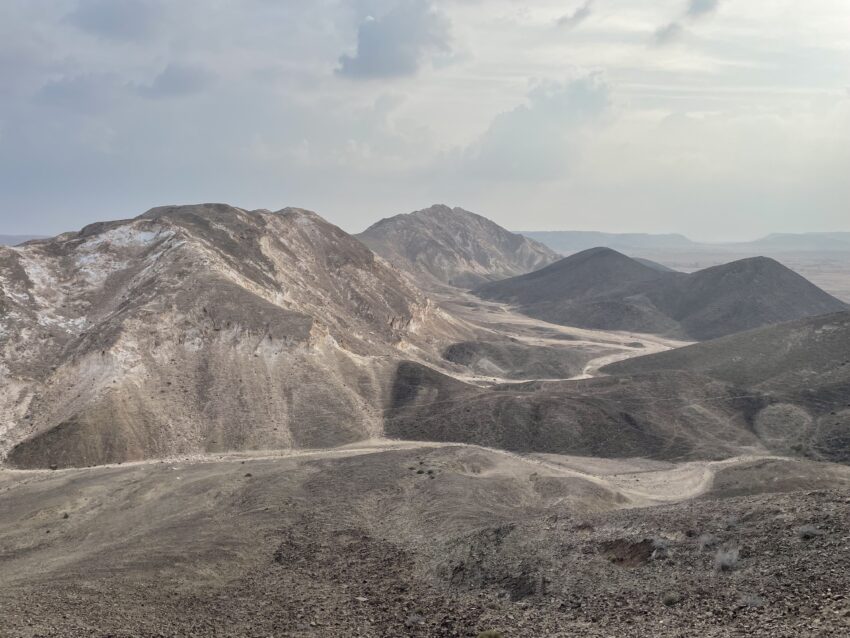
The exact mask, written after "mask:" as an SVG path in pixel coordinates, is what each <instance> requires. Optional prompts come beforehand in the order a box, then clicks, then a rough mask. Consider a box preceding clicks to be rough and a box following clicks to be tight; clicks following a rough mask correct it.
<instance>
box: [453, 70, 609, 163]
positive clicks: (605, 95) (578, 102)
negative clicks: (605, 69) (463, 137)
mask: <svg viewBox="0 0 850 638" xmlns="http://www.w3.org/2000/svg"><path fill="white" fill-rule="evenodd" d="M609 105H610V91H609V88H608V85H607V84H606V83H605V82H604V81H603V79H602V77H601V76H600V75H598V74H593V75H588V76H585V77H582V78H578V79H576V80H572V81H569V82H564V83H547V84H542V85H540V86H537V87H536V88H534V89H533V90H532V91H531V92H529V94H528V97H527V102H526V103H525V104H521V105H519V106H517V107H516V108H514V109H512V110H510V111H507V112H504V113H501V114H499V115H498V116H496V118H495V119H494V120H493V122H492V123H491V124H490V127H489V128H488V129H487V131H486V132H485V133H484V135H483V136H482V137H481V138H480V139H479V140H477V141H476V142H475V143H473V144H472V145H471V146H470V147H468V148H466V149H464V150H463V152H462V153H461V157H460V161H461V162H462V164H463V165H464V166H465V170H466V171H467V172H469V173H472V174H473V175H475V176H478V177H484V178H491V179H498V180H508V179H513V180H550V179H555V178H558V177H561V176H563V175H565V174H566V173H568V172H569V170H570V168H571V167H572V165H573V164H574V163H575V162H576V161H577V159H578V156H579V155H580V152H581V146H582V144H583V142H584V138H585V134H586V133H587V132H589V131H590V130H591V129H592V128H593V126H594V125H595V124H597V123H598V122H599V121H600V120H601V118H602V116H603V115H604V114H605V113H606V112H607V111H608V108H609Z"/></svg>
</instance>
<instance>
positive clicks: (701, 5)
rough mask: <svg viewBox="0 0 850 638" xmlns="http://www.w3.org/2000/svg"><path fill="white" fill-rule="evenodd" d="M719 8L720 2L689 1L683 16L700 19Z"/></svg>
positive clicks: (715, 0) (718, 0) (711, 0)
mask: <svg viewBox="0 0 850 638" xmlns="http://www.w3.org/2000/svg"><path fill="white" fill-rule="evenodd" d="M719 6H720V0H690V1H689V2H688V9H687V11H686V12H685V15H686V16H688V17H689V18H701V17H702V16H705V15H708V14H709V13H712V12H713V11H715V10H716V9H717V7H719Z"/></svg>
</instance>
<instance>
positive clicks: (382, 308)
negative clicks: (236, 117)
mask: <svg viewBox="0 0 850 638" xmlns="http://www.w3.org/2000/svg"><path fill="white" fill-rule="evenodd" d="M0 286H2V288H0V290H2V296H0V364H2V365H0V376H2V384H0V386H2V390H0V415H2V417H0V419H2V420H0V454H2V453H4V452H5V453H7V454H8V457H7V461H8V462H9V463H10V464H11V465H15V466H18V467H45V466H47V465H57V466H71V465H74V466H80V465H89V464H100V463H108V462H118V461H127V460H133V459H143V458H150V457H154V456H156V457H163V456H168V455H171V454H177V453H195V452H216V451H222V450H237V449H273V448H276V449H279V448H291V447H321V446H333V445H339V444H343V443H349V442H352V441H356V440H360V439H363V438H368V437H370V436H375V435H377V434H379V433H380V432H381V427H382V415H381V405H382V403H383V400H384V399H383V395H384V393H385V388H386V386H387V385H388V383H389V381H390V378H391V371H392V369H393V368H394V364H393V363H392V359H393V357H395V358H399V357H400V352H401V350H404V351H405V352H406V354H405V356H407V357H409V355H410V353H411V352H416V351H417V348H418V347H419V346H420V345H422V344H423V343H425V342H426V341H427V340H428V339H430V338H431V337H432V336H433V331H434V330H438V329H443V328H445V329H448V330H451V329H452V328H451V326H450V324H449V322H448V320H447V319H446V318H445V316H444V315H443V314H442V313H441V312H440V311H438V310H436V309H435V308H434V307H433V306H432V305H431V304H430V302H429V301H428V299H427V298H425V297H424V296H423V295H422V294H421V293H420V292H419V291H418V289H417V288H415V287H414V286H413V285H412V284H411V283H410V282H409V281H408V280H407V279H406V278H405V277H404V276H402V275H399V274H398V273H396V272H395V271H394V270H393V269H392V268H390V267H389V266H388V265H387V264H386V263H385V262H383V261H382V260H380V259H379V258H377V257H376V256H375V255H374V254H373V253H372V252H371V251H370V250H369V249H368V248H366V247H365V246H364V245H363V244H362V243H360V242H359V241H357V240H356V239H354V238H353V237H351V236H350V235H348V234H346V233H345V232H343V231H342V230H340V229H339V228H337V227H336V226H333V225H331V224H329V223H328V222H326V221H324V220H323V219H322V218H321V217H319V216H318V215H316V214H314V213H311V212H308V211H305V210H300V209H284V210H282V211H279V212H277V213H272V212H269V211H247V210H243V209H239V208H234V207H231V206H227V205H223V204H203V205H197V206H168V207H163V208H156V209H153V210H151V211H149V212H147V213H145V214H144V215H142V216H140V217H138V218H136V219H133V220H126V221H116V222H106V223H97V224H93V225H90V226H87V227H86V228H84V229H83V230H81V231H80V232H78V233H66V234H64V235H60V236H59V237H57V238H55V239H50V240H42V241H38V242H34V243H30V244H28V245H26V246H21V247H17V248H2V249H0ZM438 327H439V328H438ZM437 356H439V355H437Z"/></svg>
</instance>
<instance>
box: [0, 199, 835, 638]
mask: <svg viewBox="0 0 850 638" xmlns="http://www.w3.org/2000/svg"><path fill="white" fill-rule="evenodd" d="M428 211H432V213H433V215H434V218H433V219H431V218H429V212H428ZM414 216H415V217H414V221H416V223H415V224H411V218H410V216H399V217H397V218H391V219H389V220H384V222H381V223H380V224H379V225H377V226H382V227H383V229H382V231H381V232H382V233H385V234H386V236H388V237H394V238H399V237H402V238H403V239H404V242H405V243H404V246H406V247H407V248H406V249H405V251H399V250H397V249H398V248H399V246H400V245H397V244H395V243H394V242H395V241H396V239H390V240H388V241H389V243H388V244H384V249H386V246H390V247H391V248H393V252H392V254H386V255H385V256H380V255H378V254H375V253H373V252H372V251H371V250H370V249H369V248H367V246H366V244H364V243H361V242H360V241H358V240H357V239H356V238H355V237H354V236H351V235H348V234H347V233H345V232H344V231H342V230H341V229H339V228H337V227H335V226H333V225H331V224H329V223H328V222H326V221H324V220H323V219H322V218H321V217H319V216H318V215H317V214H315V213H311V212H308V211H304V210H301V209H284V210H282V211H279V212H276V213H273V212H269V211H265V210H259V211H248V210H245V209H240V208H234V207H230V206H225V205H221V204H205V205H199V206H185V207H163V208H157V209H153V210H151V211H149V212H148V213H146V214H144V215H141V216H139V217H137V218H135V219H132V220H123V221H116V222H105V223H102V224H95V225H92V226H89V227H86V228H84V229H83V230H82V231H80V232H79V233H66V234H65V235H61V236H59V237H57V238H52V239H46V240H35V241H33V242H29V243H27V244H26V245H23V246H19V247H15V248H0V285H2V288H0V290H1V291H2V296H0V382H2V386H0V410H2V415H0V455H2V465H0V618H2V623H0V636H3V637H4V638H5V636H10V637H19V636H20V637H26V638H36V637H48V636H57V637H64V636H69V637H70V636H73V637H76V636H104V637H105V636H127V637H131V636H132V637H136V636H151V637H153V636H169V637H171V636H173V637H177V636H210V637H213V636H215V637H219V636H233V637H241V636H256V637H260V636H315V637H326V636H329V637H336V636H340V637H342V636H364V637H366V636H368V637H375V638H379V637H389V636H422V637H428V636H452V637H470V638H476V637H477V636H479V635H484V636H488V637H490V636H502V637H505V638H507V637H514V636H516V637H523V638H525V637H528V638H533V637H538V636H556V637H568V636H569V637H573V636H588V637H599V638H602V637H609V636H620V635H630V636H635V637H641V638H642V637H646V638H650V637H664V638H666V637H669V638H673V637H677V638H678V637H682V636H693V635H699V636H707V637H726V636H741V635H752V636H765V637H768V636H770V637H775V636H787V637H789V638H790V637H792V636H801V635H812V636H836V637H839V636H846V635H848V633H850V598H848V591H850V533H849V532H848V530H850V466H848V462H850V457H848V455H847V450H848V449H850V417H848V415H850V383H848V382H850V378H848V375H850V312H848V311H847V310H846V309H845V306H844V305H843V304H842V303H841V302H839V301H837V300H833V298H832V297H830V296H829V295H828V294H827V293H825V292H823V291H822V290H820V289H818V288H817V287H816V286H815V285H814V284H813V283H811V282H809V281H806V280H805V279H803V278H802V277H800V276H799V275H797V274H794V273H791V272H790V271H787V269H785V268H784V266H782V265H781V264H778V263H776V262H772V261H769V260H768V261H767V262H756V263H755V266H756V267H753V268H751V267H749V265H747V264H745V266H746V267H741V265H740V264H738V265H736V266H732V267H731V268H726V269H725V270H721V271H720V275H718V274H717V271H713V272H710V273H709V276H705V275H703V276H699V277H695V276H692V275H683V274H681V273H679V274H676V273H666V271H664V270H663V268H660V267H659V266H657V264H652V263H647V262H645V261H643V262H641V261H638V260H632V259H629V258H628V257H625V256H623V255H620V256H617V255H618V254H617V253H615V254H614V255H613V256H612V255H611V252H613V251H604V252H602V253H601V256H602V257H603V263H601V264H597V265H594V264H596V263H597V262H592V263H589V264H587V263H585V264H583V265H582V267H581V268H578V269H574V268H567V269H565V268H564V267H563V263H562V262H556V261H555V260H556V259H557V256H556V255H555V254H554V253H553V252H552V251H548V250H547V249H544V248H540V246H539V244H536V243H533V242H529V241H527V240H523V239H522V238H517V237H516V236H514V235H512V234H511V233H508V232H507V231H505V230H504V229H501V228H499V227H498V226H496V225H495V224H493V223H492V222H489V221H488V220H486V219H484V218H480V217H479V216H477V215H472V214H471V213H467V212H466V211H463V210H461V209H451V208H448V207H434V208H433V209H427V210H426V211H419V212H417V213H415V214H414ZM447 218H448V219H450V221H451V225H450V226H448V227H449V228H451V229H452V232H449V233H442V232H438V231H440V230H441V229H443V228H444V227H446V223H445V222H446V219H447ZM396 224H397V225H399V227H398V229H396V228H389V226H394V225H396ZM455 240H458V241H455ZM375 241H377V240H375ZM435 242H436V243H435ZM422 246H425V247H429V248H428V250H418V248H417V247H422ZM517 247H519V248H517ZM512 251H513V252H512ZM599 255H600V253H597V254H596V256H597V257H598V256H599ZM574 261H575V260H574ZM574 261H573V262H568V265H569V264H572V263H574ZM751 263H752V262H750V264H751ZM539 268H542V270H538V269H539ZM528 272H532V275H531V276H529V275H527V274H524V273H528ZM553 273H555V274H554V275H553ZM665 273H666V274H665ZM789 273H790V274H789ZM541 276H542V277H545V278H547V281H548V278H553V279H552V282H554V283H552V282H550V283H546V284H541V285H536V286H525V285H523V283H522V282H523V281H525V282H527V281H529V280H530V281H539V278H540V277H541ZM523 277H526V279H523ZM529 277H530V279H529ZM518 281H519V283H518ZM482 282H491V283H485V284H484V287H483V288H478V287H477V286H478V285H479V284H481V283H482ZM646 282H650V283H651V286H649V287H648V288H647V287H645V284H646ZM658 282H665V283H664V284H663V286H662V287H659V286H661V284H659V283H658ZM670 282H672V283H670ZM693 282H697V283H693ZM453 284H454V285H453ZM615 284H616V285H615ZM625 284H628V286H625ZM636 285H637V286H638V288H633V287H632V286H636ZM473 287H476V290H475V291H472V292H471V291H470V290H469V288H473ZM671 287H672V288H671ZM789 287H790V288H789ZM662 288H663V290H662ZM791 288H793V290H791ZM638 289H639V290H638ZM482 290H484V291H487V290H489V291H493V290H508V291H510V293H509V294H508V293H505V294H495V293H493V294H490V293H482ZM670 290H673V292H670ZM753 290H758V291H759V296H758V299H757V302H758V303H756V304H754V305H750V306H747V305H741V300H742V299H745V298H747V297H752V291H753ZM789 291H790V292H789ZM547 294H548V295H549V296H550V298H551V299H552V300H554V301H555V302H556V305H557V304H560V305H558V308H559V309H560V310H564V308H566V307H567V306H568V307H569V310H570V313H567V314H561V315H558V317H557V322H554V323H553V322H550V321H547V319H552V317H550V316H549V314H548V312H547V313H541V312H536V311H534V310H533V309H530V307H531V306H532V305H533V304H532V303H531V302H530V301H529V302H528V303H523V301H522V300H520V299H519V296H523V295H526V296H529V299H530V297H531V296H533V297H534V298H535V299H536V300H537V301H535V302H534V303H546V301H545V297H546V295H547ZM557 295H561V297H560V298H558V297H557ZM640 295H645V297H644V298H642V299H641V300H636V299H635V297H636V296H640ZM653 295H655V296H653ZM603 298H604V300H605V302H606V303H610V304H613V303H614V302H616V304H619V305H618V307H620V308H622V307H626V306H628V307H638V306H639V307H640V308H642V309H643V310H647V309H648V308H649V307H650V306H649V305H648V304H649V303H650V302H649V301H647V300H648V299H649V300H650V301H651V302H652V304H653V308H651V313H650V314H651V315H652V318H653V321H652V322H649V323H646V322H638V323H629V322H620V323H619V324H618V325H607V324H604V325H601V326H600V325H597V324H594V325H588V324H587V322H583V321H574V320H573V319H574V318H575V317H576V316H577V315H575V314H572V313H573V312H577V311H578V309H580V308H581V307H582V306H583V305H584V306H585V307H587V306H590V305H594V304H595V309H594V310H593V312H594V313H595V314H594V316H596V317H603V318H604V317H605V316H606V315H605V313H604V312H602V310H600V307H601V306H600V303H601V302H600V300H601V299H603ZM673 298H677V299H679V298H681V299H685V300H687V301H688V302H689V304H690V305H689V308H690V309H691V310H690V311H689V312H688V313H680V314H677V313H675V312H674V308H673V306H672V305H669V304H668V303H667V302H668V301H669V300H670V299H673ZM540 300H542V302H541V301H540ZM565 300H566V302H568V303H567V305H564V303H566V302H565ZM589 300H590V301H589ZM706 300H708V301H706ZM562 302H564V303H562ZM586 302H587V303H586ZM691 302H693V303H691ZM697 302H699V303H697ZM727 308H734V309H736V311H737V312H736V313H732V314H731V315H730V314H729V313H727V312H726V309H727ZM753 309H755V310H753ZM750 310H753V311H752V312H750ZM756 310H757V311H758V312H756ZM662 311H663V312H666V313H667V314H666V315H664V317H666V318H665V319H663V320H661V319H659V318H660V317H661V315H662V314H663V312H662ZM600 313H601V314H600ZM618 316H620V317H622V315H618ZM644 316H650V315H649V314H645V315H644ZM615 318H616V317H615ZM788 319H793V321H789V320H788ZM668 320H669V321H670V322H671V323H669V324H668V323H666V322H667V321H668ZM695 327H696V328H695ZM697 328H698V329H697ZM751 328H754V329H751ZM715 333H716V334H722V335H724V336H722V337H721V338H712V337H713V336H716V334H715ZM697 341H699V342H698V343H696V342H697ZM487 632H490V633H487Z"/></svg>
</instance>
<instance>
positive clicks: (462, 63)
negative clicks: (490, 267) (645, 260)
mask: <svg viewBox="0 0 850 638" xmlns="http://www.w3.org/2000/svg"><path fill="white" fill-rule="evenodd" d="M848 21H850V4H848V3H846V2H843V1H841V0H818V1H816V2H812V3H809V4H807V5H806V6H805V7H802V6H801V5H799V3H796V2H791V1H790V0H771V1H769V2H768V1H767V0H751V1H749V2H743V1H741V0H658V1H656V2H651V3H634V2H631V1H630V0H563V1H550V0H542V1H539V2H534V3H531V2H522V1H519V0H493V1H490V2H486V3H485V2H482V1H479V0H355V1H353V2H343V1H342V0H320V1H317V2H311V3H300V2H293V1H282V2H272V1H270V0H242V1H237V0H223V1H222V2H218V3H216V4H215V5H214V6H213V7H210V5H209V4H208V3H202V2H199V1H197V0H188V1H186V2H181V3H179V4H177V3H167V2H164V0H42V1H40V2H29V1H25V0H10V1H9V2H6V3H3V6H2V7H0V95H2V100H0V233H2V234H37V235H54V234H57V233H60V232H63V231H69V230H76V229H79V228H80V227H82V226H84V225H86V224H88V223H91V222H94V221H101V220H108V219H116V218H127V217H133V216H136V215H138V214H141V213H142V212H144V211H145V210H147V209H149V208H151V207H154V206H158V205H164V204H171V203H196V202H204V201H220V202H226V203H229V204H232V205H235V206H240V207H244V208H279V207H281V206H286V205H291V206H303V207H305V208H309V209H311V210H315V211H316V212H318V213H319V214H321V215H322V216H324V217H326V218H327V219H328V220H329V221H331V222H333V223H335V224H337V225H339V226H341V227H342V228H344V229H345V230H347V231H351V232H357V231H361V230H363V229H364V228H366V227H367V226H369V225H370V224H371V223H373V222H375V221H377V220H378V219H381V218H384V217H389V216H393V215H396V214H399V213H405V212H410V211H413V210H416V209H419V208H423V207H427V206H429V205H431V204H433V203H438V202H439V203H446V204H449V205H452V206H461V207H463V208H465V209H468V210H471V211H474V212H477V213H480V214H482V215H485V216H487V217H489V218H491V219H493V220H494V221H495V222H497V223H499V224H500V225H502V226H504V227H506V228H509V229H511V230H525V231H544V230H588V231H600V232H617V233H620V232H643V233H653V234H664V233H679V234H683V235H685V236H687V237H689V238H691V239H693V240H694V241H702V242H718V241H748V240H753V239H757V238H760V237H763V236H765V235H769V234H771V233H800V232H841V231H848V230H850V215H848V214H847V202H848V201H850V180H847V178H846V176H847V174H850V46H848V44H847V42H848V39H847V36H846V25H847V24H848Z"/></svg>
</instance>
